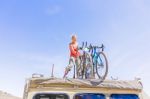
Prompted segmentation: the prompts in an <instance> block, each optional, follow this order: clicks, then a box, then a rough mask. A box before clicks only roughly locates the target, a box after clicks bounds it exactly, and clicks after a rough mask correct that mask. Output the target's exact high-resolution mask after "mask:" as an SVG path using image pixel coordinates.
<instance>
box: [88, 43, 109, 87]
mask: <svg viewBox="0 0 150 99" xmlns="http://www.w3.org/2000/svg"><path fill="white" fill-rule="evenodd" d="M90 46H91V47H92V52H91V57H92V62H93V76H94V79H96V75H95V74H97V78H98V79H97V80H98V81H97V82H96V80H94V79H91V83H93V84H94V85H98V84H100V83H101V82H102V81H103V80H105V78H106V77H107V74H108V60H107V58H106V55H105V54H104V45H103V44H102V45H101V47H99V46H92V45H90ZM97 49H100V50H99V51H97Z"/></svg>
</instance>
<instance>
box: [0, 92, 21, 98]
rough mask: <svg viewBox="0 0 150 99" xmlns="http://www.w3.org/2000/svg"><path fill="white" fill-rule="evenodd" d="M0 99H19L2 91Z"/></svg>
mask: <svg viewBox="0 0 150 99" xmlns="http://www.w3.org/2000/svg"><path fill="white" fill-rule="evenodd" d="M0 99H21V98H19V97H15V96H13V95H11V94H9V93H6V92H3V91H0Z"/></svg>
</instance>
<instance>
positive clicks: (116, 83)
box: [27, 77, 143, 90]
mask: <svg viewBox="0 0 150 99" xmlns="http://www.w3.org/2000/svg"><path fill="white" fill-rule="evenodd" d="M27 86H28V88H39V87H56V86H57V87H59V86H60V87H62V86H63V87H71V86H76V87H78V88H111V89H113V88H114V89H130V90H142V88H143V87H142V83H141V82H140V81H139V80H128V81H127V80H105V81H103V82H102V83H101V84H99V85H97V86H94V85H92V84H91V83H90V81H89V80H86V79H62V78H44V77H41V78H30V79H28V83H27Z"/></svg>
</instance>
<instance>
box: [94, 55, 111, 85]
mask: <svg viewBox="0 0 150 99" xmlns="http://www.w3.org/2000/svg"><path fill="white" fill-rule="evenodd" d="M99 55H102V56H103V57H104V59H105V64H106V65H105V68H106V70H105V73H104V75H103V76H101V75H100V74H99V72H98V62H97V64H96V74H97V76H98V77H99V79H101V82H102V81H103V80H105V78H106V77H107V74H108V60H107V57H106V55H105V54H104V53H103V52H100V53H99Z"/></svg>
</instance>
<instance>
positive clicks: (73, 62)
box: [64, 35, 80, 78]
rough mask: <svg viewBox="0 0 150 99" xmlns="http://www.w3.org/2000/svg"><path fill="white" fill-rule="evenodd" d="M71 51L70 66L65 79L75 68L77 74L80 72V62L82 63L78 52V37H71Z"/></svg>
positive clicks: (66, 70)
mask: <svg viewBox="0 0 150 99" xmlns="http://www.w3.org/2000/svg"><path fill="white" fill-rule="evenodd" d="M69 50H70V59H69V65H68V66H67V67H66V69H65V74H64V78H65V76H66V75H67V74H68V72H69V71H70V70H71V68H72V67H73V66H76V72H78V68H79V61H80V60H79V56H80V52H79V51H78V42H77V36H76V35H72V37H71V43H70V44H69ZM77 74H78V73H77ZM77 76H78V75H77Z"/></svg>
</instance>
